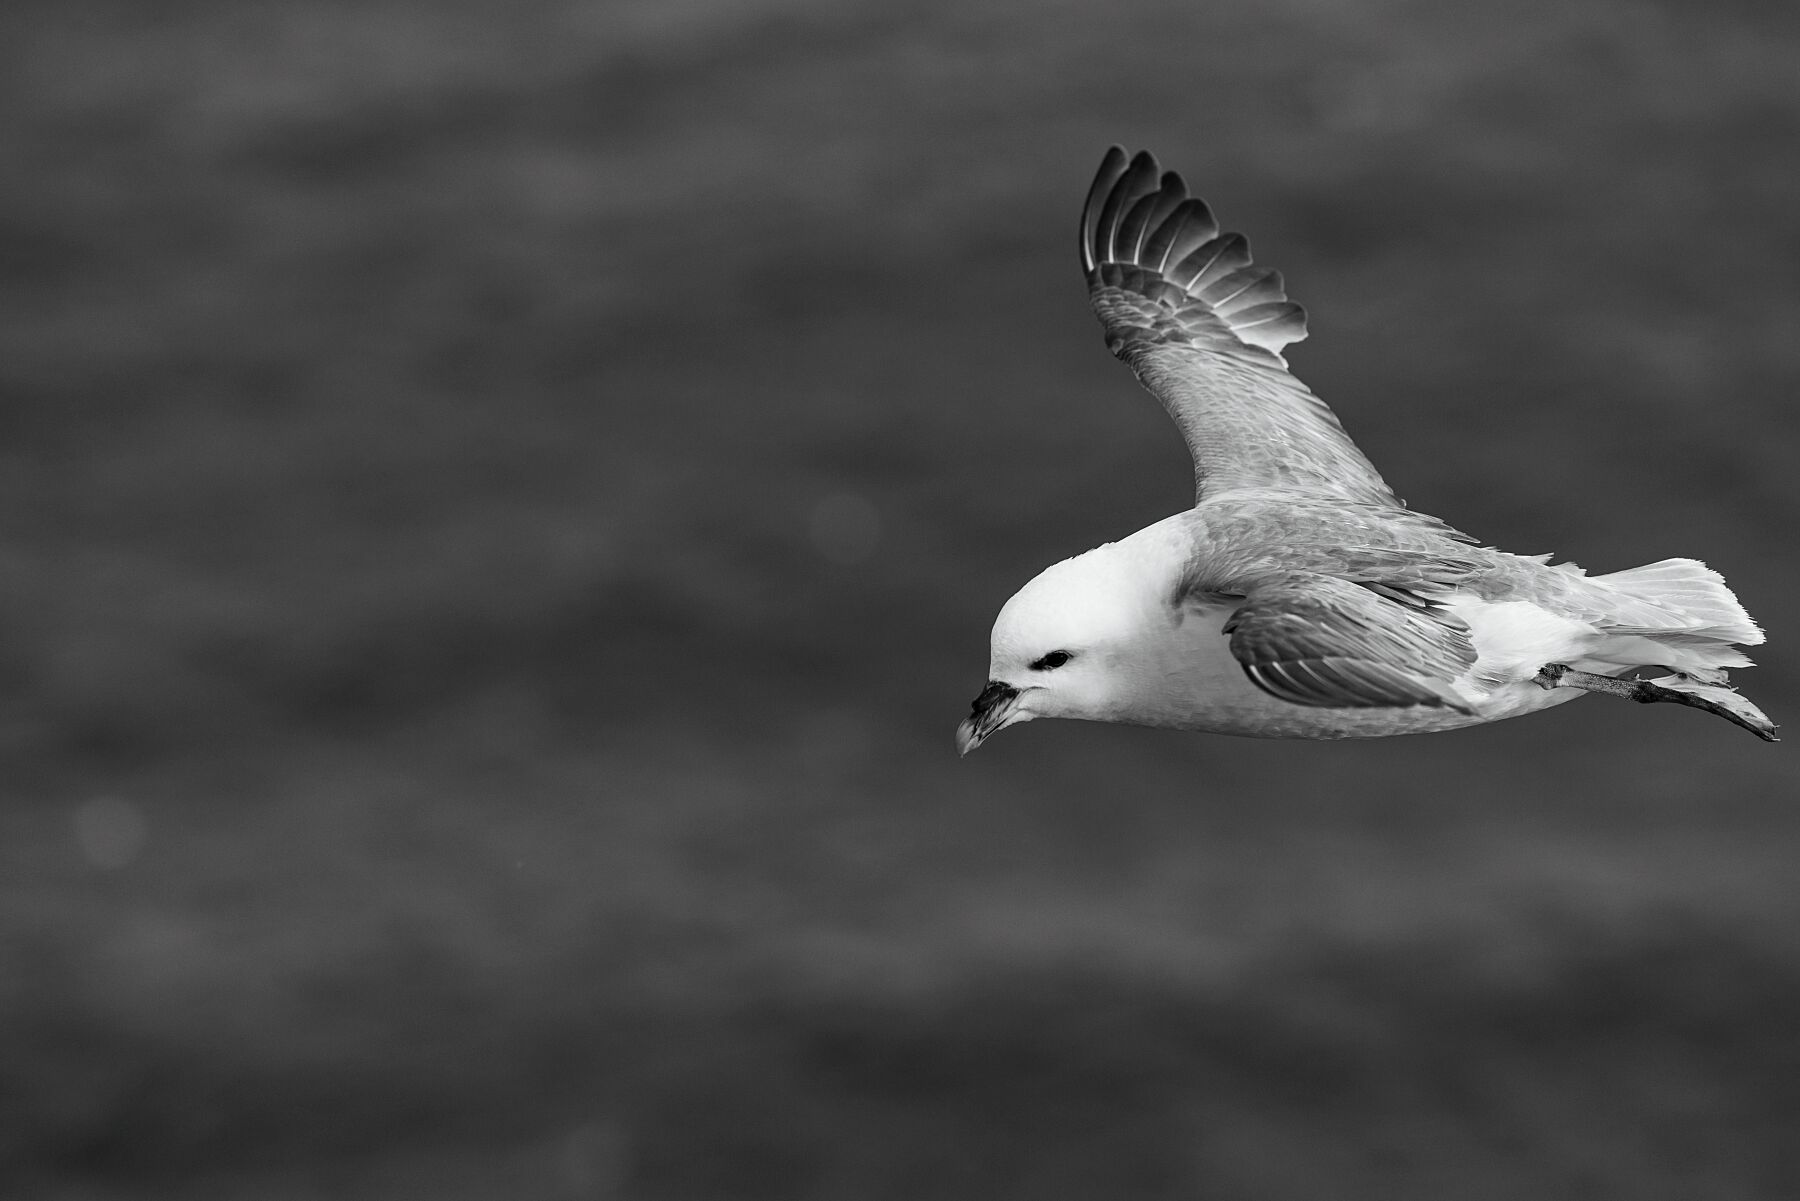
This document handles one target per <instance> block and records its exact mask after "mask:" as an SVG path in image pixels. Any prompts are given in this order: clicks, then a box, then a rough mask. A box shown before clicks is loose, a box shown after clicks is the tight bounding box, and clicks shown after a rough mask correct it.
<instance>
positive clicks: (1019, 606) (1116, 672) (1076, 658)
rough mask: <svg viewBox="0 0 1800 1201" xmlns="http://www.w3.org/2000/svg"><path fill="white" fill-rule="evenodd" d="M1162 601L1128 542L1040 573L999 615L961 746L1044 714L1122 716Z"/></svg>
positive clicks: (969, 748)
mask: <svg viewBox="0 0 1800 1201" xmlns="http://www.w3.org/2000/svg"><path fill="white" fill-rule="evenodd" d="M1157 604H1158V602H1157V589H1156V587H1155V584H1154V581H1152V580H1150V579H1147V578H1146V573H1145V572H1144V571H1143V570H1142V566H1141V564H1140V563H1139V562H1138V561H1137V560H1136V557H1135V556H1132V555H1130V554H1127V553H1125V548H1124V547H1123V546H1122V545H1121V544H1117V543H1108V544H1107V545H1105V546H1101V547H1097V548H1095V549H1094V550H1091V551H1088V552H1087V553H1086V554H1082V555H1077V556H1075V557H1074V558H1073V559H1065V560H1063V561H1062V562H1061V563H1057V564H1055V565H1053V566H1051V567H1048V568H1046V569H1045V570H1044V571H1043V572H1041V573H1039V575H1038V576H1037V577H1036V578H1035V579H1033V580H1032V581H1031V582H1030V583H1029V584H1026V585H1025V586H1024V587H1023V588H1021V589H1019V591H1018V592H1017V593H1015V594H1014V595H1013V598H1012V599H1011V600H1009V601H1007V602H1006V605H1005V606H1004V607H1003V608H1002V609H1001V610H1000V616H999V617H998V618H996V619H995V621H994V632H993V635H992V638H991V640H990V651H989V659H988V682H987V686H986V687H985V688H983V689H982V690H981V695H980V696H978V697H976V698H975V705H974V708H973V710H972V711H971V712H970V714H969V716H968V719H967V720H965V721H964V722H963V723H962V725H961V726H960V727H958V729H957V731H956V745H957V749H958V750H959V751H960V752H961V753H962V754H964V755H966V754H968V753H969V752H970V751H972V750H974V749H975V748H976V747H978V746H980V745H981V744H982V743H983V742H984V741H986V740H987V739H988V738H989V737H990V736H991V735H993V734H994V733H995V732H996V731H999V730H1003V729H1005V728H1006V727H1007V726H1010V725H1016V724H1018V723H1019V722H1022V721H1031V720H1032V719H1034V718H1038V717H1072V718H1086V719H1090V720H1107V719H1109V718H1113V719H1116V718H1117V716H1118V714H1119V712H1120V709H1121V706H1122V705H1123V704H1124V703H1125V702H1126V700H1127V699H1128V696H1129V693H1130V690H1131V686H1132V683H1133V680H1134V678H1135V676H1136V674H1137V672H1136V670H1135V669H1134V653H1133V652H1134V651H1135V650H1137V649H1138V648H1140V647H1141V646H1142V644H1143V638H1142V634H1143V632H1144V630H1145V628H1146V625H1147V624H1149V623H1153V622H1156V621H1157V620H1158V617H1157V615H1156V608H1157ZM1163 620H1166V606H1165V617H1164V618H1163Z"/></svg>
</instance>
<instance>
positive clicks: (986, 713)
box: [956, 680, 1024, 755]
mask: <svg viewBox="0 0 1800 1201" xmlns="http://www.w3.org/2000/svg"><path fill="white" fill-rule="evenodd" d="M1022 716H1024V715H1023V714H1021V713H1020V712H1019V690H1018V689H1017V688H1014V687H1013V686H1012V685H1011V684H1002V683H1001V682H1000V681H999V680H989V681H988V682H987V687H986V688H983V689H982V690H981V695H980V696H978V697H976V698H975V705H974V707H973V708H971V709H970V710H969V716H968V717H967V718H966V719H965V720H964V721H963V724H962V725H960V726H958V727H956V753H957V754H958V755H966V754H968V753H969V752H970V751H972V750H974V749H975V748H976V747H978V746H980V745H981V744H982V743H983V742H986V741H987V738H988V735H990V734H992V733H993V732H994V731H996V730H1001V729H1005V728H1006V727H1007V726H1010V725H1011V724H1012V723H1013V722H1015V721H1017V720H1019V718H1020V717H1022Z"/></svg>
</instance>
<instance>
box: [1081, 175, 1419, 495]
mask: <svg viewBox="0 0 1800 1201" xmlns="http://www.w3.org/2000/svg"><path fill="white" fill-rule="evenodd" d="M1081 260H1082V266H1083V268H1084V269H1085V270H1086V272H1087V279H1088V297H1089V300H1090V301H1091V302H1092V304H1093V306H1094V312H1095V314H1096V315H1097V316H1098V317H1099V318H1100V324H1101V325H1103V326H1104V327H1105V329H1106V343H1107V346H1108V347H1109V348H1111V350H1112V352H1113V353H1114V354H1115V355H1117V356H1118V357H1119V358H1121V359H1123V360H1125V362H1126V363H1127V364H1129V365H1130V367H1131V369H1132V371H1133V372H1135V373H1136V374H1137V377H1138V379H1139V380H1140V381H1141V382H1142V383H1143V385H1144V386H1145V387H1146V388H1148V389H1149V390H1150V392H1151V393H1152V394H1153V395H1154V396H1155V397H1156V398H1157V400H1159V401H1161V402H1162V405H1163V408H1165V409H1167V410H1168V411H1169V415H1170V416H1171V417H1173V418H1174V419H1175V423H1176V424H1177V425H1178V426H1180V427H1181V433H1182V437H1184V438H1185V439H1186V440H1187V444H1188V450H1189V451H1190V452H1192V454H1193V456H1194V486H1195V494H1196V498H1197V499H1199V500H1206V499H1209V498H1211V497H1216V496H1219V495H1222V494H1224V493H1226V492H1232V491H1238V490H1242V489H1273V490H1277V491H1282V492H1292V493H1303V494H1308V495H1314V496H1330V497H1338V498H1342V499H1348V500H1355V501H1360V502H1363V503H1374V504H1381V505H1389V506H1393V507H1396V508H1398V507H1400V502H1399V501H1398V500H1397V499H1395V497H1394V494H1393V492H1392V490H1390V489H1389V488H1388V486H1387V483H1386V482H1385V481H1383V480H1382V478H1381V474H1380V473H1379V472H1377V471H1376V470H1375V468H1374V466H1373V465H1372V464H1371V463H1370V462H1369V460H1368V459H1366V458H1365V457H1363V453H1362V452H1361V451H1360V450H1358V449H1357V448H1356V445H1355V443H1353V442H1351V441H1350V436H1349V435H1348V434H1346V433H1345V432H1344V428H1343V426H1342V425H1340V424H1339V423H1338V419H1337V417H1336V416H1335V415H1334V414H1333V413H1332V411H1331V410H1330V409H1329V408H1327V407H1326V406H1325V402H1324V401H1322V400H1320V399H1319V398H1318V397H1316V396H1314V395H1313V394H1312V393H1311V392H1309V391H1308V390H1307V389H1306V386H1305V385H1304V384H1302V383H1301V382H1300V381H1299V380H1297V379H1295V378H1294V377H1293V376H1291V375H1289V374H1288V372H1287V361H1286V360H1285V359H1283V358H1282V357H1281V348H1282V347H1284V346H1286V345H1287V344H1288V343H1289V342H1296V341H1299V340H1300V339H1301V338H1304V337H1305V336H1306V312H1305V310H1304V309H1302V308H1301V307H1300V306H1299V305H1297V304H1295V303H1294V302H1293V301H1291V300H1289V299H1288V298H1287V294H1286V293H1285V292H1284V291H1283V288H1282V280H1281V275H1280V273H1279V272H1277V271H1274V270H1272V269H1271V268H1267V267H1256V266H1253V265H1251V260H1250V246H1249V243H1248V242H1246V241H1245V240H1244V238H1243V236H1242V235H1240V234H1233V233H1220V232H1219V225H1218V222H1217V221H1215V220H1214V219H1213V215H1212V211H1211V210H1210V209H1209V208H1207V206H1206V202H1205V201H1203V200H1200V199H1198V198H1195V197H1189V196H1188V193H1187V186H1186V185H1185V184H1184V183H1182V180H1181V177H1180V176H1179V175H1177V174H1175V173H1174V172H1173V171H1170V172H1167V173H1164V172H1162V171H1161V170H1160V168H1159V167H1158V166H1157V163H1156V159H1155V158H1154V157H1153V156H1151V155H1150V154H1149V153H1148V152H1147V151H1141V152H1139V153H1138V154H1137V155H1136V156H1135V157H1132V158H1131V159H1129V160H1127V158H1126V155H1125V151H1124V149H1123V148H1121V147H1118V146H1114V147H1113V148H1112V149H1110V150H1108V151H1107V153H1106V158H1105V160H1104V161H1103V162H1102V163H1101V165H1100V172H1099V174H1098V175H1096V176H1095V177H1094V185H1093V188H1092V189H1091V190H1090V191H1089V193H1088V199H1087V204H1086V206H1085V207H1084V208H1083V210H1082V214H1081Z"/></svg>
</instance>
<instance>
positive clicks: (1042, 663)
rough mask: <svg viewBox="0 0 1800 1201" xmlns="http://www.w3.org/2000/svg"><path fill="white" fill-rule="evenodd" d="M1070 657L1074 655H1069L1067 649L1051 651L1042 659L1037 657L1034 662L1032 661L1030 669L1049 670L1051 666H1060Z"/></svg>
mask: <svg viewBox="0 0 1800 1201" xmlns="http://www.w3.org/2000/svg"><path fill="white" fill-rule="evenodd" d="M1072 658H1074V656H1073V655H1071V654H1070V653H1069V652H1068V651H1051V652H1050V653H1049V654H1047V655H1045V656H1044V657H1043V658H1042V659H1039V660H1038V661H1037V662H1036V663H1033V664H1032V665H1031V670H1033V671H1049V670H1051V669H1052V668H1056V667H1061V666H1062V665H1063V664H1065V663H1067V662H1068V661H1069V660H1070V659H1072Z"/></svg>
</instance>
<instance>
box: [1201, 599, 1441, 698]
mask: <svg viewBox="0 0 1800 1201" xmlns="http://www.w3.org/2000/svg"><path fill="white" fill-rule="evenodd" d="M1225 632H1226V633H1227V634H1229V635H1230V636H1231V653H1232V655H1233V656H1235V657H1236V659H1237V661H1238V662H1239V663H1241V664H1243V666H1244V673H1245V674H1246V675H1248V676H1249V677H1250V680H1251V682H1252V683H1254V684H1255V685H1256V686H1257V687H1259V688H1261V689H1262V690H1263V691H1265V692H1268V693H1270V694H1272V695H1274V696H1277V697H1280V698H1281V699H1282V700H1284V701H1292V702H1293V703H1294V704H1296V705H1315V706H1321V707H1325V708H1357V709H1369V708H1396V707H1402V706H1407V705H1443V706H1448V707H1450V708H1452V709H1460V710H1463V711H1465V712H1466V711H1467V709H1466V706H1465V703H1464V701H1463V699H1462V698H1461V697H1460V696H1458V695H1457V693H1456V690H1455V689H1454V688H1453V687H1452V682H1453V681H1454V680H1455V679H1456V678H1457V677H1458V676H1460V675H1462V674H1463V672H1465V671H1466V670H1467V669H1468V668H1469V666H1470V665H1471V664H1473V663H1474V662H1475V648H1474V646H1473V645H1472V644H1471V643H1470V641H1469V630H1468V627H1467V626H1466V625H1464V624H1463V623H1462V622H1461V621H1459V620H1457V619H1456V618H1455V617H1453V616H1451V615H1450V614H1448V613H1446V612H1444V611H1443V610H1441V609H1437V608H1435V607H1433V606H1431V605H1430V604H1428V603H1427V602H1424V601H1421V600H1418V599H1417V598H1416V597H1413V596H1411V594H1409V593H1406V592H1403V591H1399V590H1396V589H1391V588H1381V587H1379V586H1374V587H1370V586H1365V585H1361V584H1352V583H1350V582H1349V581H1347V580H1340V579H1337V578H1335V577H1332V576H1326V575H1314V574H1311V573H1304V572H1295V573H1292V574H1288V575H1283V576H1276V577H1271V578H1269V579H1265V580H1261V581H1258V582H1257V583H1256V584H1255V585H1254V586H1253V587H1251V588H1250V590H1249V591H1248V592H1247V593H1246V594H1245V596H1244V603H1243V605H1242V606H1241V607H1240V608H1239V609H1238V611H1237V612H1236V613H1234V614H1232V616H1231V619H1230V620H1229V621H1227V622H1226V623H1225Z"/></svg>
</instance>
